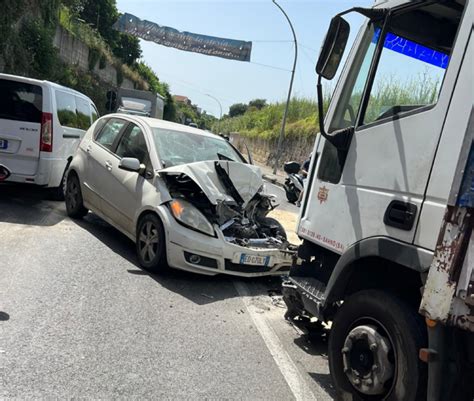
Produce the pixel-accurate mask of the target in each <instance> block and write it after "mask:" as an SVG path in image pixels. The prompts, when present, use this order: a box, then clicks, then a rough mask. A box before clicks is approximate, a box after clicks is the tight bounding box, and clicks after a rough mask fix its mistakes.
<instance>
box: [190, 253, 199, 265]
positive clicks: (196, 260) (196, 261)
mask: <svg viewBox="0 0 474 401" xmlns="http://www.w3.org/2000/svg"><path fill="white" fill-rule="evenodd" d="M189 261H190V262H191V263H193V264H195V265H198V264H199V263H201V257H200V256H199V255H191V256H190V257H189Z"/></svg>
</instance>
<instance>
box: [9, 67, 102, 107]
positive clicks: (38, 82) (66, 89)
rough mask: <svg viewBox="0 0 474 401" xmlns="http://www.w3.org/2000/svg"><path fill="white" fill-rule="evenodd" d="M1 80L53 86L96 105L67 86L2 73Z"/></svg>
mask: <svg viewBox="0 0 474 401" xmlns="http://www.w3.org/2000/svg"><path fill="white" fill-rule="evenodd" d="M0 79H7V80H10V81H17V82H24V83H28V84H33V85H40V84H43V85H45V84H46V85H48V86H51V87H53V88H55V89H60V90H63V91H66V92H69V93H72V94H74V95H78V96H81V97H83V98H86V99H88V100H90V101H91V103H94V102H93V101H92V99H91V98H89V97H88V96H86V95H84V94H83V93H81V92H78V91H77V90H75V89H72V88H68V87H67V86H62V85H59V84H57V83H55V82H51V81H46V80H40V79H34V78H28V77H22V76H20V75H11V74H3V73H0Z"/></svg>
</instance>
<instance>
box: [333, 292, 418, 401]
mask: <svg viewBox="0 0 474 401" xmlns="http://www.w3.org/2000/svg"><path fill="white" fill-rule="evenodd" d="M426 336H427V334H426V329H425V328H424V325H423V320H422V318H421V316H420V315H418V313H417V311H416V310H415V309H414V308H411V307H410V306H408V305H407V304H405V302H403V301H402V300H400V299H399V298H397V297H396V296H393V295H391V294H387V293H386V292H383V291H378V290H366V291H360V292H357V293H355V294H354V295H352V296H351V297H350V298H348V299H347V300H345V301H344V303H343V305H342V306H341V308H340V310H339V311H338V312H337V314H336V317H335V319H334V322H333V325H332V328H331V333H330V337H329V369H330V372H331V377H332V379H333V381H334V384H335V386H336V389H337V390H338V391H339V392H340V394H339V395H340V397H341V399H344V400H354V401H355V400H370V401H375V400H390V401H418V400H423V399H426V395H425V392H426V374H427V373H426V365H425V364H424V363H423V362H421V361H420V360H419V358H418V351H419V349H420V348H422V347H424V346H426V343H427V340H426Z"/></svg>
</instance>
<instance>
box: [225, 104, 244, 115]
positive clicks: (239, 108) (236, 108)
mask: <svg viewBox="0 0 474 401" xmlns="http://www.w3.org/2000/svg"><path fill="white" fill-rule="evenodd" d="M247 108H248V106H247V105H246V104H243V103H236V104H233V105H232V106H230V108H229V117H237V116H241V115H243V114H245V112H246V111H247Z"/></svg>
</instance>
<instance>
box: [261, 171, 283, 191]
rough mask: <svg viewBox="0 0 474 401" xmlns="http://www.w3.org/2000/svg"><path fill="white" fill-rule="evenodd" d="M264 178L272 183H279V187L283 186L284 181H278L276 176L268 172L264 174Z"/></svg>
mask: <svg viewBox="0 0 474 401" xmlns="http://www.w3.org/2000/svg"><path fill="white" fill-rule="evenodd" d="M262 178H263V179H264V180H265V181H268V182H271V183H272V184H275V185H278V186H279V187H282V188H283V183H282V182H280V181H278V180H277V179H276V178H274V177H272V176H270V175H268V174H262Z"/></svg>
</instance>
